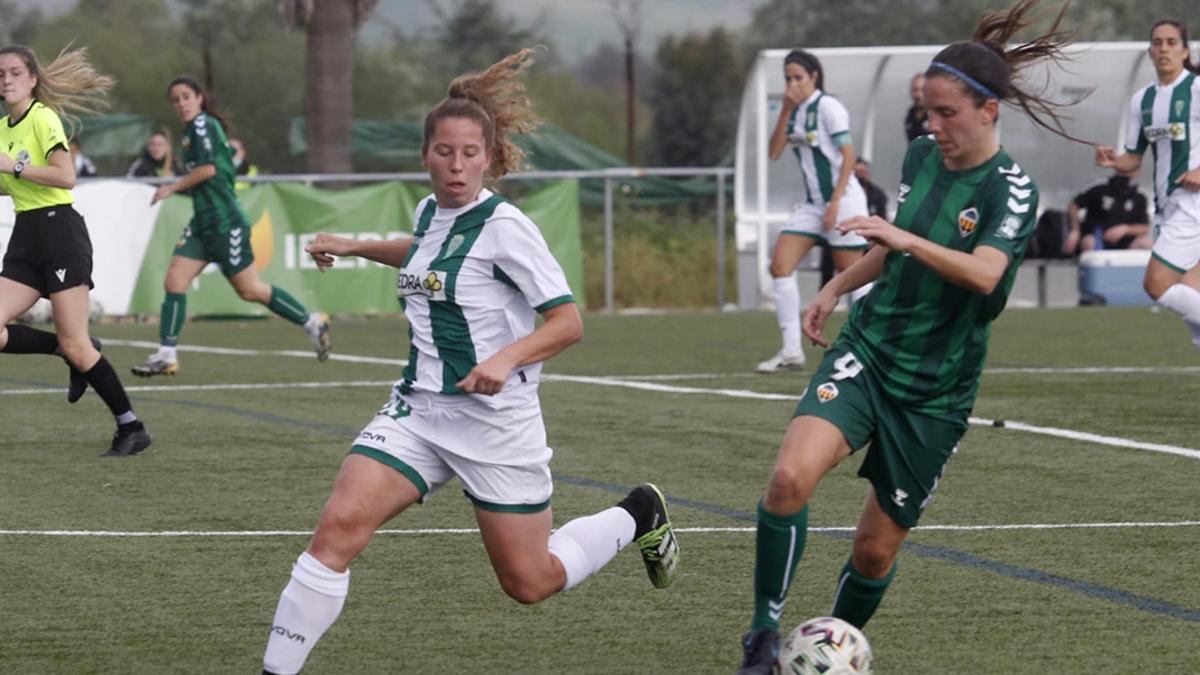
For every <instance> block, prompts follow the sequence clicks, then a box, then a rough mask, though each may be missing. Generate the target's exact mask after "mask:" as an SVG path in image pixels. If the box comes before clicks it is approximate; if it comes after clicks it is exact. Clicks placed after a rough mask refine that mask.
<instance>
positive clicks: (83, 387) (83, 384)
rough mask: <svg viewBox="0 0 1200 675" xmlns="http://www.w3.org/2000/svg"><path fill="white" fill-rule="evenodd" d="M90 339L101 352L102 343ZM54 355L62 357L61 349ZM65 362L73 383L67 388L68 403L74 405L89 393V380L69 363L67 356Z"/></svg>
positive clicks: (55, 351)
mask: <svg viewBox="0 0 1200 675" xmlns="http://www.w3.org/2000/svg"><path fill="white" fill-rule="evenodd" d="M88 339H89V340H91V341H92V346H93V347H95V348H96V351H100V341H99V340H97V339H96V338H88ZM54 353H55V354H57V355H58V356H62V350H61V349H56V350H54ZM63 361H66V363H67V368H69V369H70V370H71V383H70V384H69V385H68V386H67V403H74V402H76V401H78V400H79V399H81V398H83V395H84V394H85V393H86V392H87V388H88V383H87V378H86V377H84V376H83V372H81V371H80V370H78V369H77V368H75V366H73V365H71V362H70V361H67V358H66V357H65V356H63Z"/></svg>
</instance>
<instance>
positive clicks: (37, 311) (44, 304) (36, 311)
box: [17, 298, 54, 323]
mask: <svg viewBox="0 0 1200 675" xmlns="http://www.w3.org/2000/svg"><path fill="white" fill-rule="evenodd" d="M17 320H18V321H21V322H23V323H50V322H51V321H53V320H54V312H53V311H51V308H50V301H49V300H47V299H45V298H38V301H37V302H35V303H33V306H31V307H30V308H29V309H27V310H26V311H25V313H24V314H22V315H21V316H19V317H18V318H17Z"/></svg>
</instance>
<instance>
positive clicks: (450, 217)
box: [396, 189, 575, 408]
mask: <svg viewBox="0 0 1200 675" xmlns="http://www.w3.org/2000/svg"><path fill="white" fill-rule="evenodd" d="M414 222H415V223H416V227H415V228H414V231H413V243H412V247H411V248H410V249H409V252H408V257H407V258H405V260H404V264H403V265H402V266H401V268H400V273H399V275H398V280H397V285H396V294H397V296H398V297H399V298H400V302H401V304H402V305H403V307H404V314H405V316H407V317H408V323H409V339H410V341H411V347H410V348H409V355H408V365H407V366H406V367H405V368H404V374H403V377H402V379H401V380H400V381H399V382H397V383H396V390H397V391H398V392H399V393H401V394H403V393H408V392H410V391H413V390H418V391H427V392H435V393H442V394H461V393H463V391H462V390H461V389H459V388H458V387H456V386H455V385H456V383H458V382H459V381H460V380H462V379H463V378H464V377H466V376H467V374H468V373H470V372H471V369H472V368H474V367H475V366H476V365H477V364H479V363H481V362H483V361H484V360H486V359H487V358H488V357H490V356H492V355H493V354H495V353H496V352H498V351H500V350H501V349H503V348H504V347H506V346H508V345H510V344H512V343H513V342H516V341H517V340H519V339H521V338H523V337H525V336H526V335H528V334H530V333H531V332H533V328H534V313H535V312H544V311H546V310H548V309H551V308H553V307H557V306H558V305H561V304H564V303H568V302H574V301H575V299H574V298H573V297H572V296H571V289H570V287H569V286H568V285H567V278H566V275H565V274H564V273H563V269H562V266H560V265H559V264H558V261H557V260H555V259H554V256H553V255H551V253H550V248H549V247H548V246H547V245H546V240H545V239H544V238H543V237H542V233H541V231H539V230H538V228H537V225H535V224H534V223H533V221H531V220H530V219H529V218H528V217H527V216H526V215H525V214H524V213H522V212H521V210H520V209H518V208H517V207H515V206H513V205H512V204H510V203H508V202H506V201H504V200H503V199H502V198H500V197H498V196H496V195H494V194H492V192H491V191H489V190H486V189H485V190H483V191H481V192H480V194H479V197H478V199H476V200H475V201H474V202H472V203H470V204H468V205H467V206H464V207H462V208H458V209H443V208H439V207H438V205H437V203H436V202H435V201H434V198H433V196H432V195H430V196H428V197H426V198H424V199H422V200H421V202H420V203H419V204H417V211H416V219H415V221H414ZM541 369H542V367H541V364H540V363H535V364H530V365H526V366H521V367H520V368H519V369H517V370H515V371H514V372H513V373H512V375H511V377H510V378H509V381H508V382H507V383H505V385H504V388H503V389H502V390H501V391H500V393H499V394H497V395H495V396H481V397H480V400H483V401H485V402H487V403H488V404H489V405H491V406H492V407H494V408H503V407H508V406H510V405H518V404H521V403H524V402H527V401H528V400H529V398H530V396H533V395H536V393H537V382H538V379H539V374H540V373H541Z"/></svg>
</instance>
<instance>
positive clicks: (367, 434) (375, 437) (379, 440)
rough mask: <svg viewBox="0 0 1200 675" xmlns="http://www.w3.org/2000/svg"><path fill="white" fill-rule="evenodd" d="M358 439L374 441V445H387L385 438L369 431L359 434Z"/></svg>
mask: <svg viewBox="0 0 1200 675" xmlns="http://www.w3.org/2000/svg"><path fill="white" fill-rule="evenodd" d="M358 437H359V438H365V439H367V440H368V441H375V442H376V443H387V436H384V435H383V434H376V433H372V432H370V431H364V432H362V433H360V434H359V435H358Z"/></svg>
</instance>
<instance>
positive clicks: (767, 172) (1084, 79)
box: [734, 41, 1197, 309]
mask: <svg viewBox="0 0 1200 675" xmlns="http://www.w3.org/2000/svg"><path fill="white" fill-rule="evenodd" d="M941 49H942V47H941V46H912V47H844V48H824V49H811V50H808V51H810V52H811V53H813V54H814V55H815V56H816V57H817V58H819V59H820V60H821V65H822V66H823V67H824V69H825V85H826V87H825V91H826V93H828V94H830V95H832V96H834V97H835V98H837V99H838V100H840V101H841V102H842V103H843V104H844V105H845V106H846V109H847V110H848V111H849V113H850V123H851V133H852V135H853V137H854V147H855V150H857V151H858V154H859V156H861V157H864V158H866V159H867V160H868V161H869V162H870V163H871V174H872V179H873V182H874V183H875V184H876V185H878V186H879V187H880V188H882V189H883V190H884V191H885V192H887V193H888V201H889V207H890V208H892V209H895V206H896V198H895V197H896V188H897V185H898V184H899V182H900V165H901V162H902V161H903V159H904V152H905V150H906V149H907V140H906V139H905V136H904V115H905V113H906V112H907V111H908V108H909V106H910V105H911V104H912V103H911V100H910V99H909V95H908V91H909V82H910V80H911V78H912V76H913V75H915V74H916V73H922V72H924V71H925V69H926V68H927V67H928V66H929V62H930V61H931V60H932V59H933V56H934V55H935V54H937V53H938V52H939V51H940V50H941ZM1196 49H1197V45H1196V44H1193V45H1192V50H1193V51H1192V53H1193V54H1196V53H1197V51H1196ZM789 51H791V50H789V49H771V50H765V51H762V52H759V54H758V58H757V59H755V61H754V65H753V66H752V68H751V71H750V74H749V77H748V78H747V80H746V88H745V91H744V92H743V93H742V109H741V115H740V116H739V119H738V130H737V141H736V143H737V151H736V155H735V159H734V165H735V177H734V209H735V213H736V217H737V226H736V241H737V250H738V304H739V305H740V306H741V307H743V308H746V309H753V308H757V307H759V306H760V305H761V303H762V300H763V299H764V298H766V297H767V296H768V295H769V288H770V277H769V274H768V271H767V267H768V264H769V263H770V247H771V245H772V243H773V241H774V238H775V237H776V236H777V235H778V230H779V228H780V226H781V225H782V224H783V222H784V221H785V220H786V219H787V217H788V215H789V214H790V213H791V211H792V208H793V206H794V205H795V204H796V202H797V201H798V200H800V199H802V197H801V195H802V194H803V188H802V186H801V182H800V168H799V166H798V163H797V162H796V159H795V157H793V156H792V154H791V153H790V152H789V153H784V155H783V156H782V157H780V158H779V159H778V160H776V161H771V159H770V158H769V157H768V156H767V143H768V141H769V139H770V136H771V132H772V130H773V129H774V127H775V121H776V119H777V118H778V116H779V108H780V101H781V100H782V97H783V91H784V80H783V59H784V57H786V56H787V54H788V52H789ZM1068 54H1069V55H1070V56H1071V58H1072V61H1070V62H1068V63H1066V64H1064V65H1062V66H1056V67H1035V68H1034V69H1032V70H1031V72H1030V73H1029V75H1028V77H1029V78H1030V79H1028V80H1027V86H1026V88H1027V90H1032V91H1035V92H1036V91H1038V90H1039V89H1040V88H1041V87H1046V90H1045V95H1046V96H1047V97H1048V98H1050V99H1051V100H1055V101H1070V100H1074V99H1077V98H1078V97H1080V96H1082V95H1084V94H1087V93H1088V92H1089V90H1090V91H1091V94H1090V95H1088V96H1087V98H1086V99H1084V100H1083V102H1081V103H1080V104H1078V105H1076V106H1073V107H1070V108H1068V109H1066V111H1065V118H1064V122H1065V127H1066V129H1067V131H1068V132H1070V133H1071V134H1072V135H1074V136H1076V137H1079V138H1083V139H1087V140H1090V141H1094V142H1097V143H1103V144H1106V145H1114V146H1117V147H1118V148H1120V147H1121V146H1123V145H1124V138H1125V136H1124V131H1125V125H1126V124H1127V122H1128V119H1127V118H1128V117H1129V100H1130V97H1131V96H1133V93H1134V92H1135V91H1137V90H1138V89H1139V88H1141V87H1142V86H1144V85H1146V84H1147V83H1149V82H1150V81H1151V80H1153V79H1154V77H1155V75H1154V67H1153V65H1152V64H1151V63H1150V60H1149V58H1148V54H1147V42H1145V41H1142V42H1093V43H1080V44H1077V45H1074V46H1073V47H1071V48H1070V50H1069V51H1068ZM1066 118H1069V119H1066ZM1135 123H1136V121H1135ZM1000 142H1001V144H1003V145H1004V147H1005V148H1006V149H1007V150H1008V152H1009V154H1010V155H1012V157H1013V159H1015V160H1016V161H1017V162H1018V163H1019V164H1020V165H1021V166H1022V167H1023V168H1024V169H1025V171H1026V172H1028V173H1029V174H1030V175H1031V176H1032V177H1033V179H1034V180H1035V181H1036V182H1037V185H1038V187H1039V188H1040V190H1041V203H1040V209H1042V210H1045V209H1048V208H1060V209H1065V208H1066V206H1067V204H1068V202H1069V201H1070V200H1071V198H1072V197H1073V196H1074V195H1075V194H1077V193H1078V192H1080V191H1082V190H1083V189H1084V188H1085V187H1086V186H1087V185H1088V184H1090V183H1091V182H1093V181H1095V180H1099V179H1101V178H1104V177H1105V176H1107V174H1108V172H1107V170H1105V169H1101V168H1099V167H1096V166H1095V165H1094V164H1093V154H1094V153H1093V150H1092V148H1091V147H1090V146H1088V145H1083V144H1079V143H1072V142H1070V141H1068V140H1066V139H1064V138H1061V137H1059V136H1057V135H1055V134H1052V133H1050V132H1048V131H1045V130H1043V129H1041V128H1040V127H1038V126H1036V125H1035V124H1034V123H1033V122H1031V121H1030V120H1029V119H1028V118H1027V117H1026V116H1025V114H1024V113H1023V112H1022V111H1020V110H1019V109H1014V108H1012V107H1010V106H1007V105H1005V106H1002V108H1001V113H1000ZM1151 173H1152V163H1151V162H1149V161H1147V162H1145V163H1144V164H1143V165H1142V173H1141V176H1140V177H1139V181H1140V182H1141V184H1142V188H1143V190H1145V191H1146V193H1147V196H1151V199H1152V198H1153V197H1152V195H1153V187H1152V184H1151V181H1152V180H1153V179H1152V175H1151ZM810 297H811V296H810Z"/></svg>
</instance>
